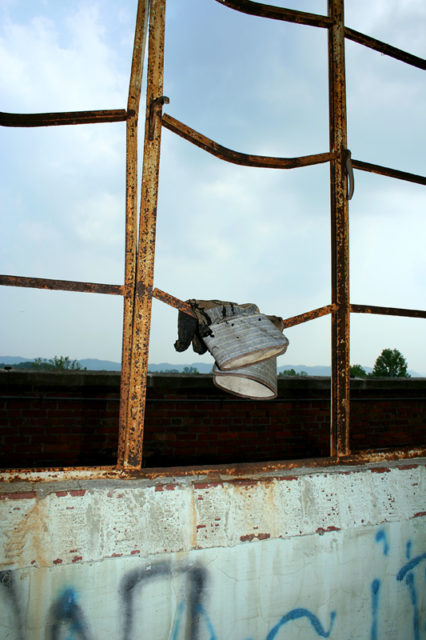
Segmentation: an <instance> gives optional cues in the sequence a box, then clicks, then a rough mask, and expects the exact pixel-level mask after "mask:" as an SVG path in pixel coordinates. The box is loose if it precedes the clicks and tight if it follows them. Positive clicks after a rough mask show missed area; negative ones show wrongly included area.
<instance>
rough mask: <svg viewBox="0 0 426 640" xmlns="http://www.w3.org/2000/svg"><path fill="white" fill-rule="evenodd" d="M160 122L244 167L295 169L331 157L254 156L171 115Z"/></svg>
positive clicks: (204, 147) (203, 147) (322, 155)
mask: <svg viewBox="0 0 426 640" xmlns="http://www.w3.org/2000/svg"><path fill="white" fill-rule="evenodd" d="M162 124H163V127H166V129H169V131H173V133H176V134H177V135H178V136H180V137H181V138H184V139H185V140H188V142H192V144H195V145H196V146H197V147H200V148H201V149H204V151H207V152H208V153H211V154H212V155H214V156H216V157H217V158H220V159H221V160H226V161H227V162H232V163H233V164H239V165H243V166H246V167H264V168H266V169H296V168H298V167H308V166H310V165H314V164H321V163H323V162H328V161H329V160H330V158H331V157H332V154H331V153H329V152H327V153H317V154H315V155H310V156H301V157H299V158H273V157H268V156H256V155H251V154H247V153H240V152H239V151H233V150H232V149H228V148H227V147H223V146H222V145H220V144H218V143H217V142H214V141H213V140H211V139H210V138H207V137H206V136H204V135H203V134H201V133H199V132H198V131H195V130H194V129H191V127H188V126H187V125H186V124H183V122H180V121H179V120H176V119H175V118H172V116H169V115H168V114H167V113H165V114H164V115H163V118H162Z"/></svg>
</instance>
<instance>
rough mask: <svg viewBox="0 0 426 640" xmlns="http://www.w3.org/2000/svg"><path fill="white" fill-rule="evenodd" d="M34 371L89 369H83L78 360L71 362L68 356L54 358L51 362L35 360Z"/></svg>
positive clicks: (41, 359)
mask: <svg viewBox="0 0 426 640" xmlns="http://www.w3.org/2000/svg"><path fill="white" fill-rule="evenodd" d="M32 368H33V369H41V370H44V371H57V370H59V371H86V370H87V367H82V366H81V364H80V363H79V361H78V360H71V359H70V358H69V357H68V356H54V357H53V358H50V360H46V359H45V358H35V360H34V361H33V362H32Z"/></svg>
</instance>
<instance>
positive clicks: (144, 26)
mask: <svg viewBox="0 0 426 640" xmlns="http://www.w3.org/2000/svg"><path fill="white" fill-rule="evenodd" d="M148 17H149V0H139V2H138V11H137V16H136V28H135V39H134V44H133V58H132V70H131V74H130V83H129V95H128V99H127V111H128V113H129V118H128V120H127V128H126V259H125V274H124V282H125V293H124V303H123V304H124V306H123V345H122V355H121V385H120V418H119V438H118V454H117V465H118V466H122V465H123V461H124V451H125V441H126V425H127V403H128V395H129V384H130V367H131V357H132V328H133V306H134V298H135V281H136V252H137V230H138V229H137V204H138V116H139V103H140V96H141V88H142V73H143V64H144V56H145V49H146V35H147V30H148Z"/></svg>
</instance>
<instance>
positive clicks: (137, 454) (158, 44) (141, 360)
mask: <svg viewBox="0 0 426 640" xmlns="http://www.w3.org/2000/svg"><path fill="white" fill-rule="evenodd" d="M164 23H165V0H152V1H151V7H150V20H149V50H148V76H147V96H146V118H145V142H144V157H143V169H142V187H141V205H140V218H139V243H138V254H137V261H136V284H135V299H134V313H133V329H132V348H131V350H132V353H131V364H130V380H129V394H128V399H127V416H126V429H125V432H124V433H123V438H122V441H121V445H120V462H119V464H120V466H122V467H124V468H127V469H139V468H140V467H141V466H142V437H143V426H144V416H145V401H146V375H147V371H148V355H149V334H150V326H151V305H152V287H153V280H154V255H155V232H156V217H157V196H158V172H159V165H160V145H161V109H160V110H159V109H153V108H152V105H153V104H154V101H155V100H157V99H158V98H160V97H161V96H162V92H163V63H164ZM155 104H157V103H155ZM153 118H154V119H155V120H154V122H153V126H150V122H151V125H152V119H153Z"/></svg>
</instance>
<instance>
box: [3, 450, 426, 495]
mask: <svg viewBox="0 0 426 640" xmlns="http://www.w3.org/2000/svg"><path fill="white" fill-rule="evenodd" d="M425 456H426V447H403V448H399V449H393V450H392V449H389V450H386V451H381V450H378V451H374V450H368V451H361V452H359V453H357V454H353V455H351V456H346V457H343V458H340V459H339V458H337V457H332V458H330V457H327V458H302V459H297V460H280V461H273V462H251V463H235V464H226V465H223V464H222V465H211V466H191V467H156V468H153V467H151V468H149V467H146V468H144V469H136V470H134V469H130V470H127V471H124V470H123V469H117V468H116V467H112V466H102V467H48V468H43V469H28V468H26V469H2V470H0V485H1V484H2V483H7V485H8V486H10V484H9V483H10V482H17V481H23V482H37V483H38V482H52V480H54V481H58V482H62V481H64V480H73V479H75V480H98V479H104V478H114V479H117V480H127V479H130V478H133V479H138V480H148V481H153V480H154V481H155V480H161V479H162V478H181V477H191V476H192V477H193V478H194V480H197V479H198V478H199V477H201V478H203V481H208V480H209V478H211V481H212V482H217V481H218V480H219V481H221V482H223V481H230V482H232V481H233V479H237V480H238V478H241V477H253V476H258V474H262V475H264V474H268V475H269V476H273V475H274V474H275V473H277V472H278V473H280V472H284V473H285V472H287V471H295V472H297V470H298V469H310V468H313V469H318V470H319V471H320V470H321V469H323V468H324V469H326V468H328V467H337V469H336V472H337V473H338V472H339V467H342V472H343V473H347V470H346V468H345V467H346V466H352V465H357V466H358V465H364V464H369V463H373V464H374V463H380V462H387V461H391V462H396V463H397V464H400V465H401V466H403V465H404V462H403V461H404V460H410V459H413V458H424V457H425ZM418 464H422V465H423V464H425V461H424V460H420V461H419V463H418ZM372 468H373V469H374V467H372Z"/></svg>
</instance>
